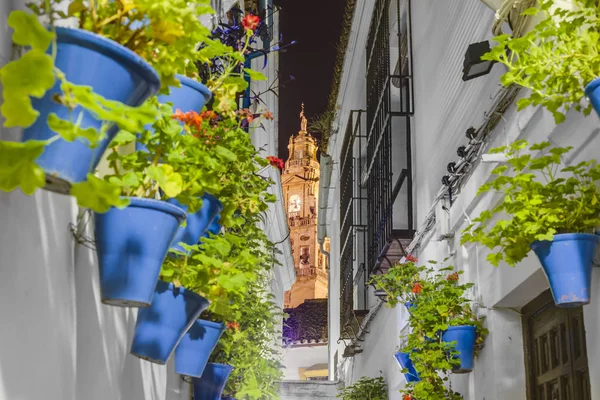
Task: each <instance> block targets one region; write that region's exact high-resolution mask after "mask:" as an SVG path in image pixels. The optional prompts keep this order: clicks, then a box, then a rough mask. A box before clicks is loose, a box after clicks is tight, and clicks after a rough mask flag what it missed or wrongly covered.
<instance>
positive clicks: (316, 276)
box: [281, 104, 329, 308]
mask: <svg viewBox="0 0 600 400" xmlns="http://www.w3.org/2000/svg"><path fill="white" fill-rule="evenodd" d="M317 149H318V147H317V142H316V140H315V138H314V137H312V136H311V135H310V133H308V131H307V120H306V117H305V115H304V104H302V111H301V112H300V131H299V132H298V134H297V135H293V136H292V137H290V141H289V144H288V150H289V157H288V159H287V161H286V162H285V169H284V170H283V173H282V175H281V182H282V185H283V196H284V200H285V207H286V210H287V216H288V223H289V226H290V240H291V243H292V251H293V253H294V264H295V266H296V276H297V278H296V282H295V283H294V285H293V286H292V289H291V290H289V291H288V292H286V293H285V308H294V307H297V306H299V305H300V304H302V303H303V302H304V300H307V299H324V298H327V285H328V281H327V274H328V271H327V269H328V266H327V259H326V257H325V256H324V255H323V254H321V252H320V250H319V243H318V242H317V207H318V198H319V171H320V167H319V162H318V161H317ZM328 247H329V242H328V241H327V242H326V243H325V248H326V250H328Z"/></svg>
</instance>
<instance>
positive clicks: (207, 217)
mask: <svg viewBox="0 0 600 400" xmlns="http://www.w3.org/2000/svg"><path fill="white" fill-rule="evenodd" d="M167 202H169V203H171V204H175V205H176V206H178V207H181V208H183V209H184V210H187V206H185V205H182V204H180V203H179V202H178V201H177V200H175V199H168V200H167ZM222 209H223V204H221V202H220V201H219V200H218V199H217V198H216V197H215V196H213V195H211V194H208V193H205V194H204V196H203V197H202V207H201V208H200V210H198V211H197V212H196V213H195V214H187V222H186V225H185V226H180V227H179V229H178V230H177V233H176V234H175V237H174V238H173V242H172V243H171V247H170V249H171V250H177V251H180V252H184V253H185V249H184V248H183V246H181V244H180V243H181V242H183V243H185V244H187V245H189V246H193V245H195V244H198V242H199V241H200V237H201V236H202V234H203V233H204V232H206V230H207V229H208V227H209V226H210V224H211V223H212V222H213V220H214V219H215V217H216V216H217V214H218V213H220V212H221V210H222Z"/></svg>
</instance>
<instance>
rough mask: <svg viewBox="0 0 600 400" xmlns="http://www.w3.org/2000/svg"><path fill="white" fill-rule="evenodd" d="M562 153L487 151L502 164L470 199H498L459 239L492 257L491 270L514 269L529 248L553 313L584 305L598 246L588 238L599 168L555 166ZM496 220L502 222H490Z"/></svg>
mask: <svg viewBox="0 0 600 400" xmlns="http://www.w3.org/2000/svg"><path fill="white" fill-rule="evenodd" d="M527 150H528V151H527ZM570 150H571V147H552V148H551V147H550V143H549V142H543V143H539V144H534V145H531V146H529V145H528V144H527V142H526V141H524V140H519V141H516V142H514V143H512V144H511V145H509V146H504V147H499V148H496V149H492V150H491V152H493V153H502V152H504V153H505V154H506V156H507V157H508V161H507V162H506V165H500V166H498V167H496V168H495V169H494V170H493V171H492V176H493V179H492V180H491V181H490V182H488V183H486V184H484V185H483V186H481V187H480V188H479V191H478V193H479V194H482V193H486V192H492V191H498V192H502V193H504V194H505V196H504V197H503V200H501V201H500V203H499V204H498V205H496V206H495V207H494V208H493V209H491V210H486V211H484V212H482V213H481V214H480V215H479V217H477V218H475V219H474V220H473V223H472V224H470V225H469V226H468V227H467V228H466V229H465V230H464V231H463V236H462V239H461V242H462V243H463V244H464V243H480V244H482V245H484V246H486V247H488V248H489V249H491V250H495V252H492V253H490V254H489V255H488V256H487V260H488V261H489V262H490V263H491V264H492V265H495V266H498V264H499V263H500V262H501V261H504V262H506V263H507V264H508V265H510V266H514V265H515V264H516V263H518V262H520V261H521V260H523V258H525V257H526V256H527V254H528V253H529V250H530V249H532V250H533V251H534V252H535V253H536V255H537V256H538V258H539V260H540V262H541V264H542V268H543V269H544V272H545V273H546V276H547V277H548V281H549V283H550V288H551V289H552V294H553V296H554V301H555V303H556V304H557V305H558V306H560V307H574V306H581V305H583V304H588V303H589V302H590V282H591V273H592V270H591V268H592V265H593V256H594V251H595V249H596V247H597V243H598V240H599V239H600V238H599V237H598V236H597V235H594V234H593V233H594V228H595V227H596V226H597V225H598V224H599V223H600V218H599V214H600V202H599V201H598V190H597V187H596V185H597V182H598V181H599V180H600V166H598V165H597V164H596V162H595V161H594V160H591V161H584V162H580V163H578V164H577V165H572V166H568V167H563V166H562V165H563V164H562V156H563V155H564V154H565V153H568V152H569V151H570ZM500 215H502V216H504V215H508V216H509V218H502V219H500V220H498V221H497V222H494V220H495V219H496V217H498V216H500Z"/></svg>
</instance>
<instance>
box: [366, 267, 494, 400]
mask: <svg viewBox="0 0 600 400" xmlns="http://www.w3.org/2000/svg"><path fill="white" fill-rule="evenodd" d="M453 270H454V268H453V267H452V266H449V267H445V268H437V263H436V262H435V261H429V262H428V265H421V266H419V265H417V264H416V260H415V259H411V261H407V262H406V263H402V264H397V265H395V266H393V267H392V268H390V269H389V271H388V272H387V273H386V274H385V275H379V276H375V277H374V278H373V279H372V280H371V282H370V283H371V284H374V285H375V287H377V288H378V289H381V290H384V291H385V292H386V293H387V295H388V301H389V302H388V306H391V307H394V306H395V305H396V304H398V303H407V302H410V303H412V304H411V307H410V309H409V311H410V316H409V324H410V326H411V328H412V329H411V333H410V334H409V335H408V337H407V338H406V339H407V340H406V345H405V347H404V349H402V350H401V351H402V352H405V353H409V354H410V358H411V360H412V362H413V365H414V367H415V369H416V371H417V372H418V373H419V377H420V378H421V380H420V381H419V382H412V383H409V384H408V385H407V386H406V387H405V389H404V390H403V391H402V393H403V394H404V398H405V399H419V400H439V399H456V400H459V399H462V395H460V394H459V393H456V392H454V391H452V390H451V389H450V388H448V387H446V385H447V383H448V380H449V374H450V372H451V371H452V370H453V369H454V368H456V367H457V366H458V364H459V361H458V359H457V358H456V357H455V356H456V352H455V351H454V350H453V345H454V343H448V342H444V341H442V332H444V331H445V330H447V329H448V328H449V327H450V326H461V325H471V326H475V327H476V332H477V344H478V345H480V344H481V343H483V341H484V339H485V336H486V335H487V333H488V332H487V330H486V329H485V328H484V327H483V325H482V321H481V320H479V319H478V318H477V317H476V316H475V315H474V314H473V312H472V310H471V305H470V300H469V299H467V297H466V292H467V290H469V289H470V288H471V287H473V283H463V284H460V283H459V282H458V281H459V277H460V275H461V274H462V271H459V272H452V271H453ZM403 372H404V373H406V372H407V371H403Z"/></svg>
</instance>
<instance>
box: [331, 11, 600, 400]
mask: <svg viewBox="0 0 600 400" xmlns="http://www.w3.org/2000/svg"><path fill="white" fill-rule="evenodd" d="M374 3H375V0H370V1H359V2H357V5H356V10H355V13H354V19H353V23H352V32H351V36H350V40H349V45H348V49H347V52H346V58H345V62H344V73H343V78H342V82H341V85H340V93H339V96H338V101H337V106H338V115H337V118H336V121H335V123H334V128H335V131H334V133H333V134H332V137H331V139H330V142H329V147H328V153H329V154H330V155H331V156H332V158H333V161H334V163H333V175H332V179H331V182H332V184H331V186H332V187H331V189H330V190H329V192H328V195H329V197H328V199H327V211H326V213H324V214H325V215H324V216H323V215H322V214H321V215H319V218H323V217H325V218H326V221H327V236H328V237H330V238H331V260H330V285H329V290H330V297H329V298H330V313H329V315H330V317H329V338H330V341H329V343H330V349H329V361H330V366H331V367H330V377H331V378H330V379H335V378H334V374H333V369H334V362H335V361H336V360H337V362H338V363H337V367H338V368H337V376H338V378H339V379H341V380H343V381H345V383H346V385H349V384H352V383H353V382H355V381H357V380H358V379H359V378H360V377H361V376H371V377H376V376H379V374H380V371H381V374H382V375H383V376H384V378H385V380H386V382H387V383H388V388H389V398H390V399H392V400H396V399H400V398H401V397H400V394H399V392H398V390H399V389H400V388H402V387H403V386H404V378H403V376H402V374H401V373H400V368H399V367H398V365H397V364H396V361H395V359H394V357H393V354H394V353H395V352H396V351H397V349H398V346H399V336H400V334H401V330H402V329H404V328H405V327H406V325H407V313H406V310H405V309H404V308H403V307H397V308H395V309H391V308H386V307H385V306H382V305H381V304H380V301H379V300H378V299H377V298H376V297H375V296H374V295H373V294H372V293H370V294H369V298H368V304H367V308H368V309H370V310H371V313H370V315H369V316H367V320H370V323H369V325H368V329H367V330H368V331H369V332H370V333H368V334H366V335H365V341H364V343H361V348H362V350H363V352H362V353H360V354H357V355H356V356H354V357H353V358H342V353H343V351H344V344H343V343H342V342H340V343H339V344H336V340H337V338H339V337H340V322H339V321H340V318H339V315H340V303H339V294H340V243H339V238H340V232H339V226H340V219H341V217H340V210H339V207H340V187H339V186H340V185H339V182H340V171H339V160H340V151H341V145H342V141H343V134H344V132H345V131H346V122H347V121H348V116H349V114H350V111H351V110H357V109H365V108H366V104H365V101H366V100H365V88H366V82H365V75H366V73H365V60H366V55H365V47H366V40H367V34H368V31H369V25H370V22H371V17H372V13H373V5H374ZM493 19H494V13H493V12H492V11H491V10H490V9H489V8H487V7H486V6H485V4H483V3H482V2H478V1H464V0H445V1H443V2H442V1H438V0H414V1H412V36H413V44H412V47H413V62H414V88H415V115H414V118H413V124H412V132H411V134H412V138H413V185H414V207H415V214H414V215H415V227H414V228H416V229H419V227H421V225H422V224H423V223H424V222H425V217H426V216H427V214H428V213H429V212H430V209H431V207H432V206H433V201H434V198H435V197H436V195H437V193H438V191H439V190H440V188H441V178H442V176H443V175H445V174H446V173H447V171H446V165H447V164H448V163H450V162H452V161H456V160H457V159H458V157H457V154H456V149H457V148H458V147H459V146H461V145H465V144H466V143H467V139H466V138H465V131H466V130H467V128H469V127H470V126H474V127H476V128H477V127H479V126H481V125H482V123H483V121H484V117H485V113H486V112H487V111H489V109H490V107H491V105H492V103H493V101H494V98H495V96H496V95H497V93H498V92H499V90H500V89H501V88H500V85H499V76H500V75H501V74H502V73H503V72H504V68H503V67H502V66H500V65H496V66H494V68H493V70H492V72H491V73H490V74H489V75H486V76H483V77H480V78H477V79H474V80H471V81H468V82H463V81H462V80H461V76H462V67H463V59H464V58H463V57H464V53H465V51H466V49H467V47H468V45H469V44H471V43H475V42H480V41H482V40H488V39H491V37H492V34H491V31H490V29H491V24H492V22H493ZM391 61H392V65H394V64H395V62H396V60H395V59H392V60H391ZM518 98H520V96H518V97H517V99H518ZM599 127H600V121H599V120H598V117H597V116H596V115H595V114H594V113H593V112H592V115H590V116H589V117H587V118H584V117H583V116H582V115H580V114H575V113H574V114H569V115H568V117H567V120H566V122H565V123H563V124H561V125H559V126H556V125H555V124H554V120H553V118H552V116H551V115H550V114H549V113H548V112H546V111H545V110H543V109H541V108H528V109H526V110H523V111H521V112H519V113H517V112H516V107H515V105H514V103H513V104H512V105H511V106H510V107H509V108H508V110H507V112H506V113H505V114H504V116H503V120H502V121H501V122H500V124H499V125H498V126H497V127H496V128H495V130H494V131H493V133H492V136H491V138H492V139H491V142H490V143H489V144H488V148H491V147H496V146H499V145H503V144H506V143H509V142H512V141H514V140H516V139H526V140H528V141H529V142H530V143H535V142H540V141H544V140H550V141H551V142H552V143H554V144H555V145H559V146H564V145H571V146H573V147H574V150H572V151H571V152H570V153H569V154H570V155H571V158H569V159H568V160H567V163H568V164H573V163H577V162H579V161H582V160H588V159H591V158H596V159H597V158H598V154H599V152H600V137H599V135H598V134H599V132H600V128H599ZM396 150H397V149H395V148H394V149H393V152H395V151H396ZM397 154H398V157H403V152H401V151H398V153H397ZM494 166H495V164H481V163H480V164H478V165H476V167H475V168H474V170H473V173H472V175H471V176H470V177H469V178H468V180H467V182H466V184H465V185H464V186H463V188H462V190H461V194H460V195H459V197H458V198H457V199H455V203H454V204H453V206H452V207H451V209H450V212H449V213H446V212H443V211H442V212H438V213H437V214H436V217H437V218H436V220H437V226H436V227H435V228H434V229H433V230H432V231H431V233H430V234H429V235H426V237H425V239H424V240H423V241H422V243H421V247H420V248H419V249H418V250H417V251H415V252H413V255H416V256H417V257H418V258H419V259H420V260H429V259H437V260H443V259H444V258H446V257H450V260H449V261H448V262H449V263H450V264H451V265H454V266H455V268H457V269H460V270H464V271H465V273H464V275H463V277H462V278H461V279H465V280H468V281H472V282H475V284H476V286H475V290H474V296H475V298H476V299H478V300H479V303H480V304H481V306H480V307H478V313H479V314H480V315H482V316H483V315H485V316H486V317H487V319H486V326H487V328H488V329H489V330H490V335H489V336H488V338H487V341H486V343H485V347H484V348H483V350H482V351H481V352H480V356H479V358H478V359H477V360H476V362H475V369H474V371H473V372H472V373H470V374H467V375H453V376H452V378H451V381H452V388H453V389H454V390H456V391H458V392H460V393H462V394H463V396H464V398H465V399H467V400H481V399H487V400H525V399H526V387H525V365H524V351H523V333H522V323H521V315H520V313H519V310H520V309H521V308H522V307H523V306H525V305H526V304H527V303H529V302H530V301H531V300H533V299H534V298H536V297H537V296H538V295H539V294H541V293H542V292H543V291H544V290H546V289H547V288H548V283H547V281H546V278H545V276H544V273H543V271H542V270H541V266H540V264H539V261H538V260H537V258H536V257H535V256H533V255H530V256H529V257H527V258H526V259H525V260H524V261H523V262H521V263H520V264H519V265H517V266H516V267H515V268H510V267H508V266H506V265H501V266H500V267H499V268H495V267H493V266H491V265H490V264H489V263H487V262H486V261H485V257H486V255H487V253H488V252H487V250H486V249H483V248H481V247H480V246H475V245H470V246H460V232H461V230H462V229H463V228H464V227H466V225H467V218H474V217H477V216H478V215H479V213H480V212H481V211H482V210H484V209H489V208H490V207H491V206H493V204H494V202H495V201H497V200H498V199H497V198H494V196H492V195H486V196H481V197H475V193H476V191H477V189H478V188H479V186H481V185H482V184H483V183H485V182H486V181H487V180H488V179H489V178H490V171H491V170H492V169H493V168H494ZM402 201H406V200H403V199H402V198H399V199H398V200H397V202H402ZM397 207H403V205H402V204H400V205H398V204H396V205H395V207H394V209H395V210H396V209H397ZM438 211H440V210H438ZM440 221H444V223H445V224H446V223H447V224H448V226H449V229H450V231H451V232H454V233H455V235H454V237H453V238H452V239H450V240H448V241H444V240H439V239H438V238H439V232H440V231H439V229H440V223H441V222H440ZM592 279H593V281H592V285H593V288H592V290H593V294H592V303H591V304H589V305H586V306H585V307H584V318H585V329H586V335H587V351H588V360H589V361H588V363H589V376H590V381H591V393H592V398H593V399H600V381H598V379H596V377H598V376H600V346H598V345H597V344H596V342H595V338H597V337H598V335H599V334H600V268H594V271H593V277H592ZM370 290H372V289H370Z"/></svg>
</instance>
